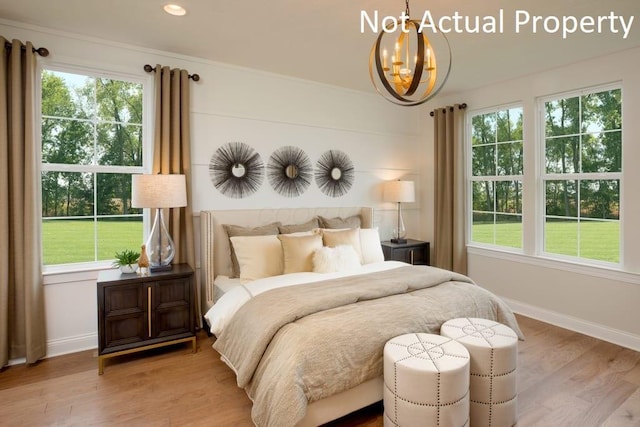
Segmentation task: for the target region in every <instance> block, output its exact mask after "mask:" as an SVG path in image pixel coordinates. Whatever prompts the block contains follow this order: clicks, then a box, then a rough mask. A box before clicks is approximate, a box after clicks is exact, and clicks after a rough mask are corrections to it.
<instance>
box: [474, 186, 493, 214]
mask: <svg viewBox="0 0 640 427" xmlns="http://www.w3.org/2000/svg"><path fill="white" fill-rule="evenodd" d="M472 205H473V210H474V211H484V212H493V210H494V206H493V182H491V181H474V182H473V203H472Z"/></svg>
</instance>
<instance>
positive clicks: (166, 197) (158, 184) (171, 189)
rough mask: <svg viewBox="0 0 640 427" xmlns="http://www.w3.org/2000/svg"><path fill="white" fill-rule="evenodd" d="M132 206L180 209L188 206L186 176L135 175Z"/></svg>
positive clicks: (132, 179)
mask: <svg viewBox="0 0 640 427" xmlns="http://www.w3.org/2000/svg"><path fill="white" fill-rule="evenodd" d="M131 206H132V207H134V208H179V207H183V206H187V182H186V179H185V176H184V175H177V174H176V175H160V174H157V175H133V176H132V177H131Z"/></svg>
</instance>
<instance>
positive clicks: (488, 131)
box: [471, 113, 496, 145]
mask: <svg viewBox="0 0 640 427" xmlns="http://www.w3.org/2000/svg"><path fill="white" fill-rule="evenodd" d="M471 126H472V131H471V144H472V145H478V144H493V143H495V142H496V115H495V113H490V114H480V115H477V116H473V118H472V119H471Z"/></svg>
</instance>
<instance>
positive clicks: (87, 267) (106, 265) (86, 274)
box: [42, 261, 113, 286]
mask: <svg viewBox="0 0 640 427" xmlns="http://www.w3.org/2000/svg"><path fill="white" fill-rule="evenodd" d="M110 268H113V267H111V262H110V261H106V262H91V263H82V264H65V265H55V266H44V268H43V272H42V275H43V284H44V285H45V286H46V285H57V284H61V283H72V282H86V281H96V280H97V279H98V272H99V271H100V270H108V269H110Z"/></svg>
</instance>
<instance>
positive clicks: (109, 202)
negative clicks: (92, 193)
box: [96, 173, 142, 215]
mask: <svg viewBox="0 0 640 427" xmlns="http://www.w3.org/2000/svg"><path fill="white" fill-rule="evenodd" d="M97 181H98V187H97V189H96V191H97V201H98V212H97V213H98V215H131V214H140V215H141V214H142V209H139V208H132V207H131V175H130V174H120V173H99V174H97Z"/></svg>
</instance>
